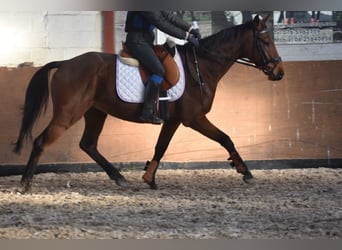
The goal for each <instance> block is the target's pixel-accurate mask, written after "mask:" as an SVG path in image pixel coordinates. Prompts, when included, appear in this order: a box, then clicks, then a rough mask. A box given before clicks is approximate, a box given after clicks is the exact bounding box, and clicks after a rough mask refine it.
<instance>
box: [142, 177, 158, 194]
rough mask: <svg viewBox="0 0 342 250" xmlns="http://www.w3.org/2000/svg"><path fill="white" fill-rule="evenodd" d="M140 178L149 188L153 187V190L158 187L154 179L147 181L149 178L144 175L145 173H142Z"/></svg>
mask: <svg viewBox="0 0 342 250" xmlns="http://www.w3.org/2000/svg"><path fill="white" fill-rule="evenodd" d="M142 179H143V180H144V182H145V183H146V184H148V185H149V186H150V189H153V190H157V189H158V186H157V184H156V182H155V181H154V179H152V181H149V179H148V178H147V177H146V175H143V177H142Z"/></svg>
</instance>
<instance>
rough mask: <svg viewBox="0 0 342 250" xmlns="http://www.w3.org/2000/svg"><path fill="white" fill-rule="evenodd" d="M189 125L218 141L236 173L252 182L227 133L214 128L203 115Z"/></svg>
mask: <svg viewBox="0 0 342 250" xmlns="http://www.w3.org/2000/svg"><path fill="white" fill-rule="evenodd" d="M190 127H191V128H192V129H194V130H196V131H198V132H200V133H201V134H203V135H205V136H207V137H208V138H210V139H212V140H214V141H216V142H218V143H220V144H221V145H222V146H223V147H224V148H225V149H226V150H227V151H228V153H229V155H230V157H229V160H232V163H231V165H232V166H233V167H235V168H236V171H237V172H238V173H241V174H242V175H243V180H244V181H245V182H246V183H250V184H253V183H254V179H253V175H252V174H251V172H250V171H249V170H248V168H247V165H246V164H245V162H244V161H243V160H242V158H241V156H240V155H239V153H238V152H237V150H236V148H235V146H234V144H233V142H232V140H231V139H230V137H229V136H228V135H226V134H225V133H223V132H222V131H221V130H219V129H218V128H216V127H215V126H214V125H213V124H212V123H211V122H210V121H209V120H208V119H207V117H205V116H202V117H199V118H197V119H196V120H194V121H193V122H192V123H191V124H190Z"/></svg>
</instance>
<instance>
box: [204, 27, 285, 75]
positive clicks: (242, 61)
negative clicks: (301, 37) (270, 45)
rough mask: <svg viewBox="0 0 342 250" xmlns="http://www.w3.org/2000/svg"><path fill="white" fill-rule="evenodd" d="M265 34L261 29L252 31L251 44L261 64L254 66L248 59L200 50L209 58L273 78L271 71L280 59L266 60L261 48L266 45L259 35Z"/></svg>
mask: <svg viewBox="0 0 342 250" xmlns="http://www.w3.org/2000/svg"><path fill="white" fill-rule="evenodd" d="M266 32H267V30H266V29H263V30H261V31H258V30H256V29H254V32H253V44H254V46H255V47H256V49H257V51H258V53H259V55H260V56H261V58H262V63H261V64H256V63H255V62H253V61H252V60H250V59H249V58H244V57H242V58H237V59H234V58H231V57H227V56H222V55H221V54H217V53H215V52H212V51H210V50H208V49H206V48H203V47H200V50H202V51H204V52H205V53H206V54H207V55H211V56H214V57H218V58H224V59H225V60H228V61H232V62H236V63H239V64H243V65H246V66H250V67H253V68H257V69H259V70H261V71H262V72H264V73H265V74H266V75H269V76H274V73H273V70H274V69H275V68H276V67H277V66H278V64H279V63H280V62H281V57H280V56H278V57H275V58H268V57H267V55H266V53H265V50H264V49H263V47H262V43H266V42H264V41H263V40H262V39H261V38H260V35H261V34H263V33H266ZM270 63H273V67H270V66H269V64H270Z"/></svg>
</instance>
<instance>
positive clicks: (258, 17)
mask: <svg viewBox="0 0 342 250" xmlns="http://www.w3.org/2000/svg"><path fill="white" fill-rule="evenodd" d="M253 22H254V25H255V27H257V26H258V25H259V23H260V16H259V15H256V16H255V17H254V20H253Z"/></svg>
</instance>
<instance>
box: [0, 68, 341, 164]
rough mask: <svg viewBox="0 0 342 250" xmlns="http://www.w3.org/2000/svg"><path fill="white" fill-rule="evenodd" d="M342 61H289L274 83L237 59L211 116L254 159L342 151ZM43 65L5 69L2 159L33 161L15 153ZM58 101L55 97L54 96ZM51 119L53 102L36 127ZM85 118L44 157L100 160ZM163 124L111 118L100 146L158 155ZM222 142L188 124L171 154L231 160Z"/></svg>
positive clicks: (0, 76) (139, 156) (118, 156)
mask: <svg viewBox="0 0 342 250" xmlns="http://www.w3.org/2000/svg"><path fill="white" fill-rule="evenodd" d="M341 68H342V61H320V62H317V61H315V62H285V74H286V75H285V77H284V79H283V80H281V81H280V82H276V83H274V82H270V81H268V80H267V78H266V77H265V75H264V74H263V73H262V72H260V71H258V70H256V69H254V68H249V67H246V66H242V65H234V66H233V67H232V68H231V70H230V71H229V72H228V73H227V74H226V75H225V76H224V77H223V79H222V80H221V81H220V83H219V85H218V89H217V94H216V98H215V101H214V104H213V107H212V111H211V112H210V113H209V114H208V117H209V119H210V120H211V121H212V122H213V123H214V124H216V125H217V127H219V128H220V129H221V130H223V131H225V132H226V133H227V134H228V135H230V136H231V138H232V139H233V141H234V142H235V144H236V147H237V149H238V150H239V151H240V153H241V155H242V156H243V157H244V158H245V159H246V160H279V159H324V161H326V163H329V161H330V160H331V159H341V158H342V144H341V141H342V135H341V128H342V102H341V101H342V98H341V97H342V92H341V90H342V82H341V79H340V73H341ZM36 70H37V68H31V67H24V68H7V67H2V68H0V92H1V97H2V98H0V112H1V116H2V119H1V123H0V152H1V154H0V165H8V164H24V163H26V161H27V159H28V157H29V152H30V150H31V144H30V143H28V144H26V145H25V146H26V147H25V150H24V151H23V152H22V154H21V155H20V156H17V155H15V154H14V153H13V152H12V145H11V144H12V143H13V142H14V141H15V140H16V137H17V135H18V131H19V126H20V120H21V110H20V108H21V106H22V104H23V102H24V95H25V90H26V87H27V84H28V82H29V79H30V78H31V76H32V74H33V73H34V72H35V71H36ZM50 104H51V103H50ZM50 118H51V105H49V108H48V110H47V113H46V115H45V116H44V117H43V118H42V119H41V120H39V123H38V126H37V127H35V129H34V136H37V135H38V134H39V133H40V132H41V131H42V129H43V128H44V127H45V126H46V125H47V123H48V121H49V119H50ZM83 126H84V123H83V121H82V120H81V121H79V122H78V123H77V124H76V125H75V126H74V127H72V128H71V129H70V130H68V131H67V132H66V133H65V134H64V135H63V136H62V137H61V138H60V139H59V140H58V141H57V142H56V143H55V144H53V145H52V146H51V147H49V148H48V149H47V150H46V152H45V154H44V155H43V157H42V159H41V163H48V164H49V163H65V162H68V163H73V162H75V163H76V162H77V163H80V162H81V163H92V162H93V161H92V160H91V159H90V158H89V157H88V156H87V155H86V154H85V153H84V152H82V151H81V150H80V149H79V147H78V143H79V141H80V139H81V136H82V131H83ZM159 130H160V126H155V125H147V124H146V125H143V124H135V123H130V122H126V121H122V120H119V119H116V118H113V117H108V119H107V121H106V124H105V127H104V130H103V132H102V134H101V137H100V141H99V149H100V151H101V152H102V153H103V155H105V156H106V157H107V158H108V160H109V161H111V162H140V161H145V160H147V159H150V158H151V156H152V154H153V150H154V145H155V143H156V140H157V137H158V133H159ZM226 159H227V153H226V152H225V150H224V149H223V148H222V147H221V146H220V145H218V144H217V143H216V142H213V141H210V140H209V139H207V138H205V137H204V136H202V135H200V134H198V133H197V132H195V131H193V130H191V129H190V128H187V127H184V126H181V127H180V128H179V129H178V131H177V132H176V134H175V136H174V138H173V140H172V142H171V144H170V146H169V149H168V150H167V152H166V155H165V157H164V159H163V160H164V161H168V162H190V161H225V160H226Z"/></svg>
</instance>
